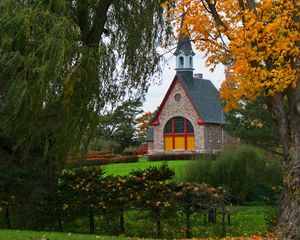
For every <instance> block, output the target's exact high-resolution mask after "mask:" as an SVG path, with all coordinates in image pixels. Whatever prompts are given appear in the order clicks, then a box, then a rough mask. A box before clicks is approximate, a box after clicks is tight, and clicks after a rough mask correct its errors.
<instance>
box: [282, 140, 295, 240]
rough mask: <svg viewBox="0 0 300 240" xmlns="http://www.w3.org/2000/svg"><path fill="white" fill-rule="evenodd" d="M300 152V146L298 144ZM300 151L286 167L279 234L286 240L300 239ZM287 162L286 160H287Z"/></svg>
mask: <svg viewBox="0 0 300 240" xmlns="http://www.w3.org/2000/svg"><path fill="white" fill-rule="evenodd" d="M298 149H299V150H300V144H298ZM299 150H298V151H297V152H298V153H297V152H295V153H294V156H293V157H294V159H293V160H292V161H291V162H289V164H288V166H285V171H284V182H283V192H282V196H281V200H280V217H279V221H278V225H277V228H276V230H277V233H278V234H279V236H281V238H282V239H285V240H299V239H300V157H299ZM285 162H286V160H285Z"/></svg>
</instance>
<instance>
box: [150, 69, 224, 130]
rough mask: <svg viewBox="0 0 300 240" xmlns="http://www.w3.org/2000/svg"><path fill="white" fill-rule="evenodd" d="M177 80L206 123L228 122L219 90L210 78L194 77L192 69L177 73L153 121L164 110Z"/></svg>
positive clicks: (200, 117)
mask: <svg viewBox="0 0 300 240" xmlns="http://www.w3.org/2000/svg"><path fill="white" fill-rule="evenodd" d="M177 80H178V81H179V82H180V83H181V85H182V87H183V89H184V90H185V92H186V94H187V96H188V98H189V99H190V101H191V103H192V104H193V106H194V109H195V111H196V112H197V114H198V116H199V119H201V120H202V121H203V122H204V123H214V124H221V123H226V121H225V116H224V111H223V108H222V105H221V102H220V98H219V91H218V90H217V88H216V87H215V86H214V85H213V84H212V82H211V81H210V80H207V79H200V78H194V77H193V72H192V71H182V72H180V73H177V74H176V76H175V77H174V80H173V82H172V84H171V86H170V87H169V89H168V91H167V94H166V95H165V97H164V99H163V101H162V103H161V105H160V107H159V109H158V111H157V113H156V115H155V116H154V118H153V122H154V121H156V120H157V119H158V118H159V115H160V113H161V111H162V110H163V108H164V106H165V103H166V101H167V99H168V97H169V95H170V93H171V92H172V90H173V88H174V85H175V83H176V81H177Z"/></svg>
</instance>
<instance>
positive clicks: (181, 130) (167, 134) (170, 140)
mask: <svg viewBox="0 0 300 240" xmlns="http://www.w3.org/2000/svg"><path fill="white" fill-rule="evenodd" d="M164 143H165V150H194V149H195V139H194V128H193V125H192V124H191V122H190V121H189V120H187V119H186V118H184V117H174V118H171V119H170V120H169V121H168V122H167V124H166V125H165V129H164Z"/></svg>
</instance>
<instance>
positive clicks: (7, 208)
mask: <svg viewBox="0 0 300 240" xmlns="http://www.w3.org/2000/svg"><path fill="white" fill-rule="evenodd" d="M4 219H5V223H6V227H7V228H8V229H11V222H10V215H9V207H8V206H7V207H6V208H5V211H4Z"/></svg>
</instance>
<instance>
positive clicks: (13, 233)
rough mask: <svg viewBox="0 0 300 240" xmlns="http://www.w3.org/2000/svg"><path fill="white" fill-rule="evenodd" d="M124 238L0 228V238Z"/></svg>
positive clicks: (66, 239) (13, 239) (8, 239)
mask: <svg viewBox="0 0 300 240" xmlns="http://www.w3.org/2000/svg"><path fill="white" fill-rule="evenodd" d="M46 239H49V240H111V239H118V240H123V239H124V240H125V239H129V238H126V237H117V236H116V237H113V236H98V235H87V234H73V233H58V232H34V231H19V230H0V240H46Z"/></svg>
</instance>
